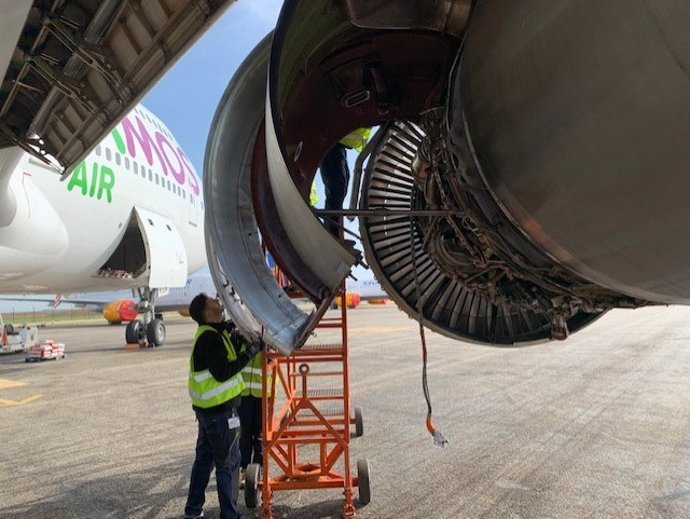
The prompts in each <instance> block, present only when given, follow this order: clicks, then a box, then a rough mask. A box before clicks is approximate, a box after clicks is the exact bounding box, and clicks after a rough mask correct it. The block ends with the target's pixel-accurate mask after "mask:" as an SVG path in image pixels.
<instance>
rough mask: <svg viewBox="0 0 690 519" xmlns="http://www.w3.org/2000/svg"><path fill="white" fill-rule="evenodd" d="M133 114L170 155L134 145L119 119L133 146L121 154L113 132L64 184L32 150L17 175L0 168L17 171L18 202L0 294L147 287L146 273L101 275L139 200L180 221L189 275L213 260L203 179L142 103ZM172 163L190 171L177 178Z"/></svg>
mask: <svg viewBox="0 0 690 519" xmlns="http://www.w3.org/2000/svg"><path fill="white" fill-rule="evenodd" d="M127 117H128V118H129V120H130V122H134V126H135V127H137V129H140V127H139V126H138V122H139V121H141V124H142V125H143V126H144V128H145V129H146V131H147V132H148V133H149V136H150V137H151V138H152V139H154V141H155V137H157V136H160V142H163V143H164V145H161V146H160V148H161V149H162V148H165V152H166V153H167V154H168V155H167V156H166V155H160V154H159V153H157V152H156V150H153V151H152V152H151V153H150V154H149V155H150V160H148V159H147V157H146V154H145V153H144V151H145V150H144V146H143V145H142V144H141V142H139V141H138V140H137V139H136V138H133V139H130V140H131V142H130V143H129V144H132V143H133V145H132V146H131V150H130V146H127V144H128V143H127V139H126V138H125V135H126V133H127V132H126V131H125V129H124V128H123V123H120V124H118V125H117V126H116V127H115V131H116V132H119V135H120V137H121V138H122V139H121V142H122V143H124V146H125V150H126V151H125V152H124V153H122V152H121V151H122V149H123V147H122V145H120V147H119V148H118V143H117V141H116V139H115V138H114V137H113V133H112V132H111V133H110V134H109V135H108V136H107V137H106V138H105V139H104V140H103V141H102V142H101V143H100V144H99V145H98V146H97V147H96V148H95V149H94V151H93V152H92V153H91V154H89V155H88V156H87V158H86V160H85V161H84V167H83V168H82V169H81V170H80V167H79V166H78V167H76V168H75V171H74V172H73V173H72V176H71V177H70V178H68V179H67V180H65V181H60V179H59V173H58V172H57V171H56V170H55V169H53V168H51V167H49V166H47V165H45V164H43V163H42V162H41V161H39V160H38V159H36V158H34V157H31V156H30V155H28V154H24V156H23V157H22V158H21V160H20V162H19V166H18V167H17V168H15V169H14V171H13V172H12V173H9V172H7V171H0V177H1V176H3V175H6V174H11V175H12V176H11V179H10V189H11V191H12V193H13V195H14V196H15V198H16V200H17V211H16V214H15V216H14V219H13V220H12V222H11V223H10V224H9V225H7V226H5V227H0V292H5V293H7V292H21V293H27V292H32V293H65V292H75V291H84V292H86V291H98V290H113V289H118V288H130V287H137V286H147V283H146V282H147V281H148V278H147V277H146V276H145V275H142V276H140V277H139V278H133V279H121V278H103V277H97V276H96V274H97V273H98V270H99V268H100V267H101V266H102V265H103V264H104V263H105V262H106V261H107V259H108V258H109V257H110V255H111V254H112V253H113V251H114V250H115V249H116V247H117V246H118V244H119V243H120V240H121V238H122V237H123V235H124V233H125V231H126V229H127V225H128V222H129V220H130V216H131V214H132V209H133V207H134V206H135V205H136V206H139V207H144V208H146V209H148V210H150V211H153V212H156V213H158V214H161V215H163V216H166V217H167V218H169V219H170V220H172V221H173V223H174V224H175V226H176V227H177V230H178V232H179V233H180V235H181V236H182V239H183V241H184V244H185V249H186V252H187V261H188V272H190V273H191V272H195V271H196V270H198V269H200V268H201V267H203V266H204V265H205V264H206V249H205V245H204V230H203V222H204V218H203V200H202V189H201V184H200V181H199V177H198V176H197V175H196V172H195V171H194V168H193V166H192V165H191V163H189V160H188V159H187V158H186V156H184V154H183V152H182V150H181V149H180V147H179V145H178V144H177V141H176V140H175V139H174V137H173V136H172V134H171V133H170V132H169V130H168V129H167V128H166V127H165V126H164V125H163V124H162V123H161V122H160V121H159V120H158V119H157V118H156V117H155V116H153V114H152V113H151V112H149V111H148V110H147V109H145V108H144V107H142V106H138V107H137V108H135V110H134V111H133V112H131V113H130V114H129V115H128V116H127ZM130 135H131V132H130ZM149 146H154V145H152V144H151V143H149ZM149 149H151V148H149ZM130 151H132V152H133V153H130ZM158 151H160V150H158ZM178 152H179V153H178ZM180 156H181V157H182V158H180ZM161 159H162V160H161ZM166 161H167V162H166ZM183 161H184V164H183ZM164 162H165V163H164ZM94 165H96V167H95V170H94ZM171 165H172V166H175V167H177V168H179V170H180V171H183V170H184V171H183V173H184V174H183V175H182V174H181V173H180V171H175V173H176V176H174V175H173V167H171ZM94 171H95V173H94ZM109 171H111V172H112V173H109ZM75 175H77V176H76V177H75ZM176 178H177V180H176ZM110 184H112V187H111V188H109V185H110Z"/></svg>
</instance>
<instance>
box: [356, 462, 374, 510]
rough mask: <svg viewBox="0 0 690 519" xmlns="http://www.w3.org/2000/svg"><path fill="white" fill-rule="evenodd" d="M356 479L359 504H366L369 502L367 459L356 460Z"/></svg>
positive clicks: (369, 486) (369, 483)
mask: <svg viewBox="0 0 690 519" xmlns="http://www.w3.org/2000/svg"><path fill="white" fill-rule="evenodd" d="M357 481H358V487H359V488H358V490H359V504H360V506H366V505H368V504H369V503H370V502H371V482H370V479H369V460H368V459H366V458H363V459H361V460H357Z"/></svg>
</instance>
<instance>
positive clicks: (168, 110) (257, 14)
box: [142, 0, 282, 175]
mask: <svg viewBox="0 0 690 519" xmlns="http://www.w3.org/2000/svg"><path fill="white" fill-rule="evenodd" d="M281 4H282V0H238V1H237V2H236V3H235V4H233V5H232V6H231V7H230V8H229V9H228V10H227V11H226V12H225V13H224V14H223V15H222V17H221V18H219V19H218V20H217V21H216V23H215V24H214V25H213V26H212V27H211V28H210V29H209V30H208V31H207V32H206V34H204V35H203V36H202V37H201V38H200V39H199V40H198V41H197V42H196V43H195V44H194V45H193V46H192V48H191V49H189V50H188V51H187V53H186V54H184V55H183V56H182V57H181V58H180V59H179V60H178V62H177V63H176V64H175V65H174V66H173V68H172V69H170V70H169V71H168V72H167V74H166V75H165V76H163V78H161V80H160V81H159V82H158V84H156V86H155V87H154V88H153V89H152V90H151V91H150V92H149V93H148V94H147V95H146V96H145V97H144V98H143V100H142V104H143V105H144V106H146V107H147V108H148V109H149V110H151V111H152V112H153V113H155V114H156V115H157V116H158V117H159V118H160V120H161V121H163V122H164V123H165V125H166V126H167V127H168V128H169V129H170V131H171V132H172V133H173V134H174V135H175V138H176V139H177V141H178V142H179V143H180V145H181V146H182V149H184V150H185V153H186V154H187V156H188V157H189V158H190V159H191V160H192V162H193V164H194V167H195V168H196V170H197V171H198V172H199V174H200V175H202V174H203V173H202V171H203V167H202V166H203V162H204V151H205V149H206V140H207V138H208V131H209V128H210V126H211V120H212V119H213V114H214V113H215V111H216V107H217V106H218V102H219V101H220V98H221V96H222V95H223V92H224V91H225V88H226V87H227V85H228V83H229V82H230V79H231V78H232V76H233V74H234V73H235V71H236V70H237V68H238V67H239V65H240V64H241V63H242V61H243V60H244V58H245V57H246V56H247V55H248V54H249V53H250V52H251V50H252V49H253V48H254V47H255V46H256V44H258V43H259V42H260V41H261V40H262V39H263V37H264V36H266V34H268V33H269V32H270V31H271V30H272V29H273V28H274V27H275V25H276V22H277V20H278V14H279V11H280V6H281Z"/></svg>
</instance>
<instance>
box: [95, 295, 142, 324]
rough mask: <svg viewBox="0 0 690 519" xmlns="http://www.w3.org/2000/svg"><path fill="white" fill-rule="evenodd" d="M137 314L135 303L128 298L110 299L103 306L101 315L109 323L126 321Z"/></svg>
mask: <svg viewBox="0 0 690 519" xmlns="http://www.w3.org/2000/svg"><path fill="white" fill-rule="evenodd" d="M138 316H139V312H138V311H137V304H136V303H135V302H134V301H132V300H130V299H118V300H115V301H111V302H110V303H108V304H107V305H105V306H104V307H103V317H104V318H105V320H106V321H108V323H109V324H122V323H128V322H130V321H134V320H135V319H136V318H137V317H138Z"/></svg>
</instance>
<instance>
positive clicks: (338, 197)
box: [319, 128, 371, 237]
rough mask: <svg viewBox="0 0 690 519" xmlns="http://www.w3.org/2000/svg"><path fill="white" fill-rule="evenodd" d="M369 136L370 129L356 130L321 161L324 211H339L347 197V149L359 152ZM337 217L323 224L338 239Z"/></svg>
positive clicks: (348, 174) (348, 170) (348, 180)
mask: <svg viewBox="0 0 690 519" xmlns="http://www.w3.org/2000/svg"><path fill="white" fill-rule="evenodd" d="M370 135H371V128H358V129H357V130H354V131H352V132H350V133H349V134H347V135H346V136H345V137H343V138H342V139H340V142H338V143H337V144H335V145H334V146H333V147H332V148H331V149H330V150H328V153H326V156H325V157H324V158H323V160H322V161H321V164H320V165H319V169H320V170H321V180H323V187H324V191H325V192H326V202H325V205H324V209H331V210H340V209H342V208H343V202H344V201H345V197H346V196H347V185H348V184H349V182H350V167H349V166H348V164H347V149H348V148H350V149H354V150H357V151H358V152H361V151H362V149H363V148H364V146H365V144H366V143H367V141H368V140H369V136H370ZM338 221H339V219H338V217H336V216H327V217H325V218H324V220H323V223H324V225H325V226H326V228H327V229H328V231H329V232H330V233H331V234H332V235H333V236H336V237H338V236H339V235H340V228H339V224H338Z"/></svg>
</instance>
